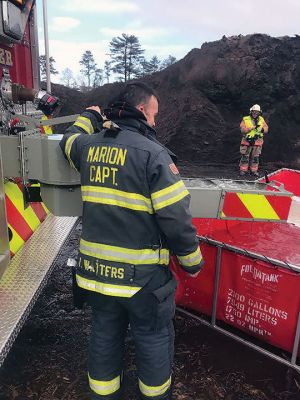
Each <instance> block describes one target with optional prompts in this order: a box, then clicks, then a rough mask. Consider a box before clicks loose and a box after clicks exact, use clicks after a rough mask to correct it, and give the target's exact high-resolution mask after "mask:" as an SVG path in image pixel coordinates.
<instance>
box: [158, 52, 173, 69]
mask: <svg viewBox="0 0 300 400" xmlns="http://www.w3.org/2000/svg"><path fill="white" fill-rule="evenodd" d="M176 61H177V60H176V57H174V56H171V55H169V57H168V58H165V59H164V60H163V61H162V63H161V67H160V69H161V70H162V69H165V68H168V67H169V66H170V65H172V64H174V63H175V62H176Z"/></svg>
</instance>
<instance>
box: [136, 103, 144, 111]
mask: <svg viewBox="0 0 300 400" xmlns="http://www.w3.org/2000/svg"><path fill="white" fill-rule="evenodd" d="M136 109H137V110H139V111H141V112H142V113H144V112H145V107H144V104H138V105H137V106H136Z"/></svg>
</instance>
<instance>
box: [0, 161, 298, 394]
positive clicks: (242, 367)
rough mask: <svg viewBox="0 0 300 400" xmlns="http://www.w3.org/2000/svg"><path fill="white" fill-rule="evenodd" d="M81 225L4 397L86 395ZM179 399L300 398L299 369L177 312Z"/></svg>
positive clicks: (10, 370)
mask: <svg viewBox="0 0 300 400" xmlns="http://www.w3.org/2000/svg"><path fill="white" fill-rule="evenodd" d="M181 170H182V172H183V175H184V174H185V172H186V171H188V172H189V175H190V176H193V175H194V176H196V175H197V176H199V175H208V176H211V177H214V176H220V175H221V176H223V177H225V178H229V177H232V175H233V174H234V173H236V167H235V166H232V170H230V169H227V170H226V169H223V168H222V167H221V166H220V168H219V170H218V171H217V170H216V169H214V168H211V169H210V168H209V167H205V168H200V167H196V166H194V167H193V168H190V167H188V166H184V165H183V167H182V168H181ZM80 229H81V226H80V224H78V225H77V227H76V229H74V231H73V233H72V235H71V236H70V237H69V239H68V241H67V242H66V244H65V245H64V247H63V248H62V250H61V253H60V254H59V256H58V257H57V260H56V266H55V269H54V272H53V274H52V276H51V278H50V280H49V282H48V285H47V286H46V288H45V289H44V291H43V293H42V294H41V296H40V297H39V299H38V302H37V303H36V305H35V307H34V309H33V310H32V312H31V314H30V317H29V319H28V320H27V322H26V324H25V325H24V327H23V329H22V331H21V333H20V334H19V336H18V338H17V339H16V341H15V343H14V345H13V347H12V349H11V351H10V353H9V355H8V357H7V359H6V360H5V362H4V365H3V367H2V368H1V370H0V399H1V400H29V399H32V400H71V399H72V400H75V399H76V400H86V399H88V398H89V388H88V383H87V366H86V364H87V345H88V336H89V332H90V311H89V310H88V309H87V310H85V311H81V310H75V309H74V308H73V304H72V292H71V283H72V282H71V273H70V270H69V268H68V267H67V266H66V260H67V258H68V257H74V255H75V254H76V249H77V246H78V239H79V234H80ZM175 330H176V349H175V350H176V351H175V365H174V378H175V383H174V394H173V399H174V400H192V399H193V400H299V399H300V374H299V373H297V372H295V371H293V370H291V369H288V368H287V367H285V366H283V365H282V364H279V363H277V362H275V361H272V360H271V359H269V358H267V357H265V356H263V355H261V354H259V353H257V352H255V351H254V350H251V349H249V348H247V347H245V346H243V345H241V344H239V343H237V342H235V341H233V340H232V339H229V338H226V337H224V336H222V335H221V334H219V333H217V332H215V331H213V330H212V329H210V328H208V327H205V326H203V325H201V324H200V323H199V322H197V321H195V320H194V319H191V318H190V317H186V316H183V315H182V314H180V313H177V315H176V318H175ZM126 354H127V356H126V365H127V367H126V373H125V387H126V390H125V395H124V400H137V399H138V394H137V376H136V368H135V363H134V346H133V342H132V339H131V337H130V333H129V335H128V340H127V352H126Z"/></svg>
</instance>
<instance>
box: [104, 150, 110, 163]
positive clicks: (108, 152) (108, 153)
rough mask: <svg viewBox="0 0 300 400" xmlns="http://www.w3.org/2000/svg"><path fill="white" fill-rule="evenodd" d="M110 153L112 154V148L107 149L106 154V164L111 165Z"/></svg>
mask: <svg viewBox="0 0 300 400" xmlns="http://www.w3.org/2000/svg"><path fill="white" fill-rule="evenodd" d="M110 153H111V147H108V148H107V154H106V157H105V162H106V163H109V157H110Z"/></svg>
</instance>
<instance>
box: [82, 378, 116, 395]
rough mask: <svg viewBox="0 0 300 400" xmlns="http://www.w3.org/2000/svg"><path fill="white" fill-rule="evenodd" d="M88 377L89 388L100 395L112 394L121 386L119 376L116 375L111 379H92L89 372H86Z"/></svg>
mask: <svg viewBox="0 0 300 400" xmlns="http://www.w3.org/2000/svg"><path fill="white" fill-rule="evenodd" d="M88 377H89V384H90V388H91V389H92V390H93V392H95V393H97V394H99V395H101V396H105V395H109V394H112V393H114V392H116V391H117V390H119V389H120V387H121V377H120V376H117V377H116V378H114V379H112V380H111V381H97V380H96V379H92V378H91V377H90V374H88Z"/></svg>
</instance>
